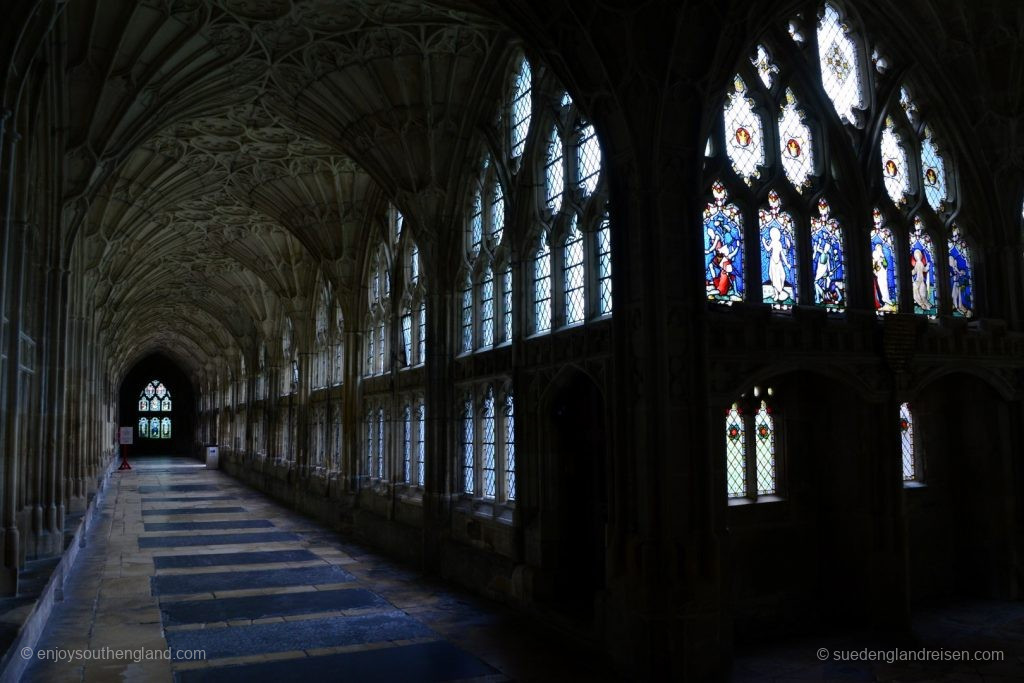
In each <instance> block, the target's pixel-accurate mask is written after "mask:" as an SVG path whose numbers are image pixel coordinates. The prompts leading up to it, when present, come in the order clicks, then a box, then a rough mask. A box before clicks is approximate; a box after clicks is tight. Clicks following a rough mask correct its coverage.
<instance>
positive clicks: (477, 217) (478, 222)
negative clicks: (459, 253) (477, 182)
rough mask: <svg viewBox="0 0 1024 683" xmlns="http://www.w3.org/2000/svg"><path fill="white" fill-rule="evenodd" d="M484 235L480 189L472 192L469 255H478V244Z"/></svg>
mask: <svg viewBox="0 0 1024 683" xmlns="http://www.w3.org/2000/svg"><path fill="white" fill-rule="evenodd" d="M483 235H484V214H483V204H482V202H481V200H480V188H477V189H475V190H474V191H473V206H472V207H471V209H470V215H469V253H470V255H471V256H476V255H477V254H479V253H480V242H481V241H482V240H483Z"/></svg>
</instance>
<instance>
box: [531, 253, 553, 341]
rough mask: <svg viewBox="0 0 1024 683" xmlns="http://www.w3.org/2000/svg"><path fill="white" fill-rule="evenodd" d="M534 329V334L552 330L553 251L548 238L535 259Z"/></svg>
mask: <svg viewBox="0 0 1024 683" xmlns="http://www.w3.org/2000/svg"><path fill="white" fill-rule="evenodd" d="M533 327H534V332H544V331H546V330H550V329H551V250H550V249H548V244H547V239H546V238H542V239H541V244H540V247H539V248H538V249H537V253H536V254H535V255H534V257H533Z"/></svg>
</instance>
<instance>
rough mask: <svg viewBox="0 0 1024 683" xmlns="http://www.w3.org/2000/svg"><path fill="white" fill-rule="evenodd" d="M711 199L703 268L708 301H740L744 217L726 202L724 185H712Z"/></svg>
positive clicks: (708, 206)
mask: <svg viewBox="0 0 1024 683" xmlns="http://www.w3.org/2000/svg"><path fill="white" fill-rule="evenodd" d="M711 191H712V194H713V196H714V201H713V202H711V203H710V204H708V205H707V206H706V207H705V208H704V269H705V282H706V284H707V297H708V299H709V300H711V301H717V302H721V303H730V304H731V303H732V302H734V301H743V296H744V294H745V286H744V279H743V276H744V274H743V219H742V217H741V216H740V210H739V209H738V208H737V207H736V205H735V204H727V203H726V202H727V200H728V199H729V195H728V193H727V192H726V190H725V186H724V185H722V183H720V182H716V183H715V184H714V185H712V186H711Z"/></svg>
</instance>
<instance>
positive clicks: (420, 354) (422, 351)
mask: <svg viewBox="0 0 1024 683" xmlns="http://www.w3.org/2000/svg"><path fill="white" fill-rule="evenodd" d="M417 325H418V329H419V332H418V335H419V336H418V338H417V341H416V345H417V347H418V348H417V351H416V364H417V365H422V364H423V363H424V362H425V361H426V360H427V304H426V303H425V302H423V301H421V302H420V308H419V314H418V315H417Z"/></svg>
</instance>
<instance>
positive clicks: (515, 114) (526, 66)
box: [511, 58, 533, 158]
mask: <svg viewBox="0 0 1024 683" xmlns="http://www.w3.org/2000/svg"><path fill="white" fill-rule="evenodd" d="M532 88H533V74H532V72H531V70H530V62H528V61H527V60H526V59H525V58H524V59H523V60H522V62H520V66H519V71H518V73H516V81H515V87H514V88H513V89H512V131H511V132H512V156H513V158H514V157H518V156H520V155H521V154H522V153H523V148H524V147H525V146H526V134H527V133H529V131H530V115H531V114H532V106H531V103H530V92H531V90H532Z"/></svg>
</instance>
